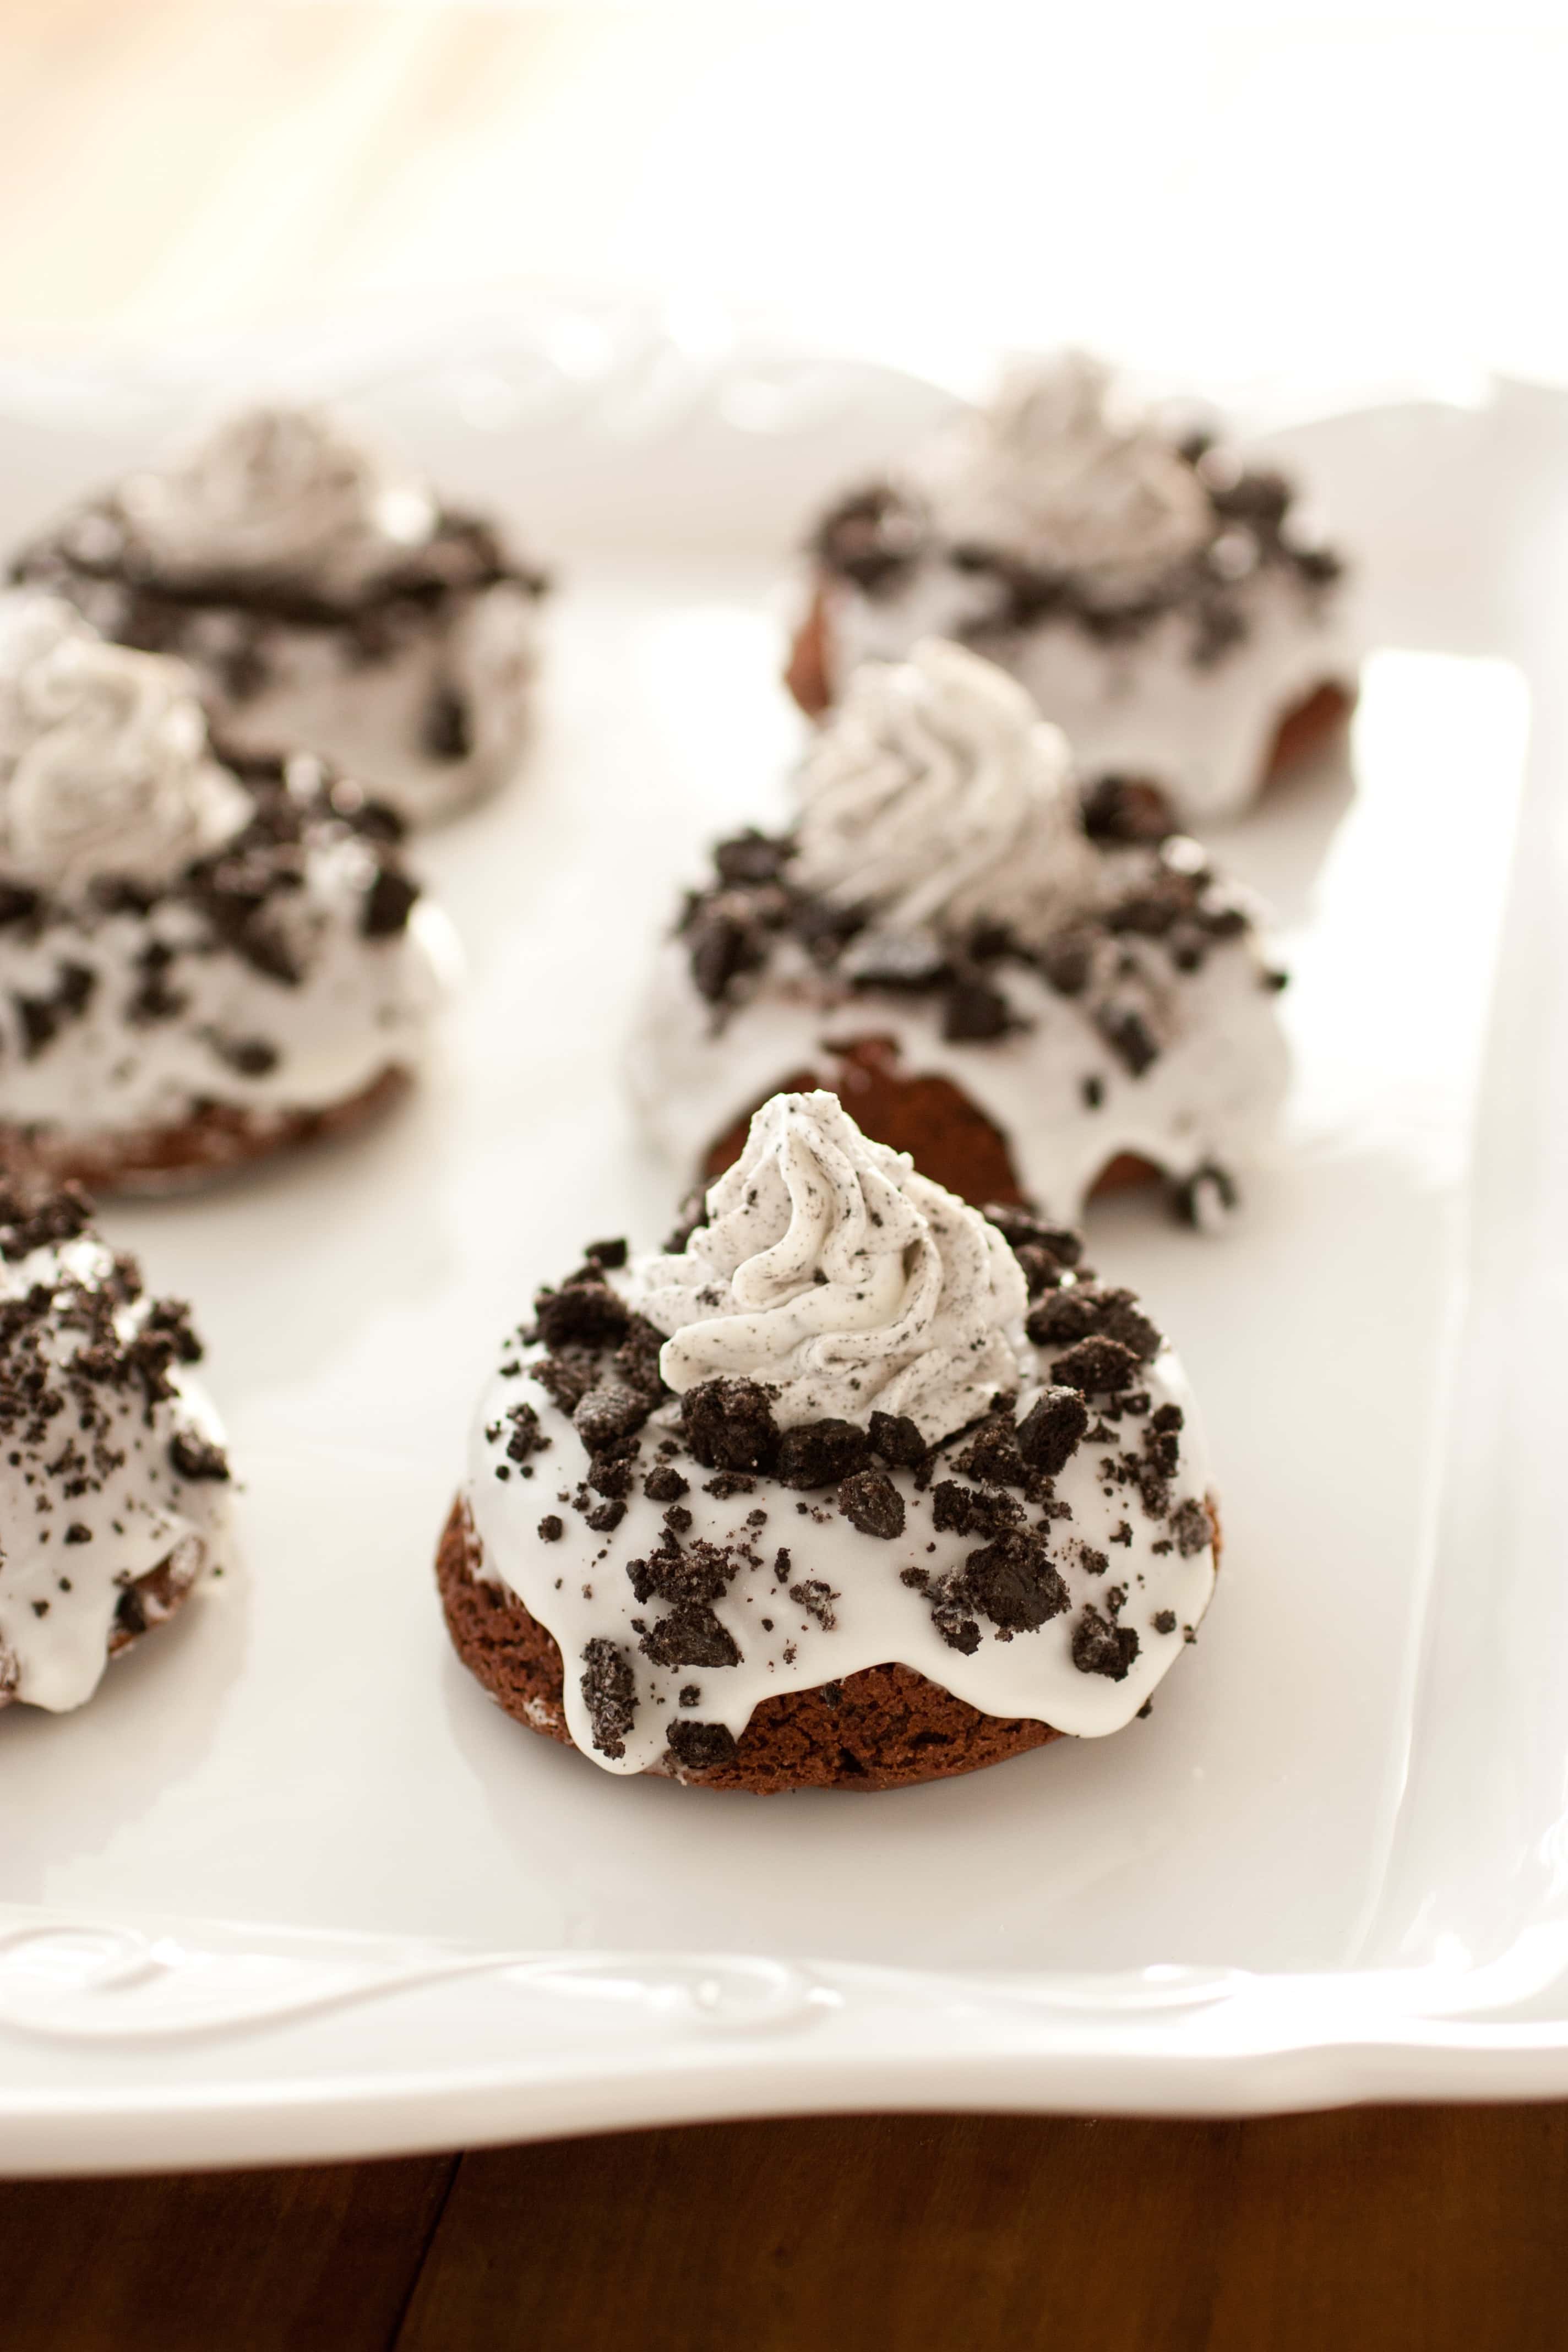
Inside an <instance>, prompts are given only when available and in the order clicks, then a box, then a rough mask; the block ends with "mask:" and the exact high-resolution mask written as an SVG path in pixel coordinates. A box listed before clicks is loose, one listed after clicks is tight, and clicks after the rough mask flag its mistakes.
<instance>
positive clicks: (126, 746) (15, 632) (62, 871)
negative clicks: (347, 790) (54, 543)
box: [0, 593, 248, 894]
mask: <svg viewBox="0 0 1568 2352" xmlns="http://www.w3.org/2000/svg"><path fill="white" fill-rule="evenodd" d="M194 683H195V682H194V680H193V679H192V677H191V675H190V673H189V671H188V670H187V669H186V668H185V667H184V664H183V663H181V662H176V661H170V660H167V659H165V658H163V656H159V655H156V654H142V653H132V652H130V651H129V650H127V648H126V647H124V646H111V645H106V644H104V643H103V642H102V641H101V640H100V639H99V638H98V637H96V636H95V635H93V633H92V632H91V631H90V630H89V628H88V627H87V625H85V623H83V622H82V621H80V620H79V618H78V616H77V615H76V614H74V613H73V612H72V611H71V610H70V608H69V607H68V605H66V604H58V603H56V602H55V601H54V600H53V599H51V598H47V597H38V596H30V595H27V594H26V593H21V594H16V595H13V596H8V597H6V598H5V599H3V600H0V862H3V863H4V865H5V868H6V869H7V871H8V872H10V873H11V874H13V875H14V876H16V877H19V878H20V879H22V880H25V881H26V882H28V883H31V884H34V885H36V886H38V887H43V888H46V889H49V890H53V891H57V892H60V893H64V894H69V893H70V892H73V891H76V890H79V889H80V888H82V887H84V886H85V885H86V884H87V883H89V882H90V881H92V880H93V879H94V878H96V877H100V876H112V877H116V878H120V879H124V880H129V881H133V882H138V883H142V884H145V885H149V886H152V887H157V886H159V885H162V884H163V883H166V882H168V881H169V880H170V879H171V878H172V877H174V875H175V874H177V873H178V872H179V871H180V869H181V868H182V867H183V866H185V865H187V864H188V863H189V862H190V861H191V859H193V858H195V857H199V856H203V855H204V854H205V852H206V851H208V850H210V849H213V848H216V846H217V845H218V844H219V843H220V842H221V841H223V840H224V839H226V837H227V836H228V835H230V834H232V833H234V832H235V831H236V830H237V828H238V826H239V825H240V824H243V823H244V821H245V817H246V814H247V809H248V802H247V799H246V796H245V794H244V793H242V792H241V791H240V790H239V788H238V787H237V785H236V783H235V782H234V781H233V779H232V778H231V777H230V776H228V775H227V774H226V772H225V771H224V770H223V769H222V768H221V767H219V766H218V764H217V763H216V761H214V760H213V759H212V758H211V757H210V755H209V752H208V748H207V734H206V721H205V718H204V716H203V714H202V709H201V706H200V704H199V703H198V702H197V700H196V698H195V693H194V691H193V688H194Z"/></svg>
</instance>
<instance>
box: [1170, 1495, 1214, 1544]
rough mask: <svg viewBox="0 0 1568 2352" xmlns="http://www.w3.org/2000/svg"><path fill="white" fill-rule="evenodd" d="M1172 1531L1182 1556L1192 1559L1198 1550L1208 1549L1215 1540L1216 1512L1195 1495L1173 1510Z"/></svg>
mask: <svg viewBox="0 0 1568 2352" xmlns="http://www.w3.org/2000/svg"><path fill="white" fill-rule="evenodd" d="M1171 1533H1172V1534H1173V1536H1174V1538H1175V1539H1176V1549H1177V1550H1178V1551H1179V1552H1180V1553H1181V1555H1182V1558H1183V1559H1193V1558H1194V1557H1195V1555H1196V1554H1197V1553H1198V1552H1200V1551H1206V1550H1207V1549H1208V1548H1209V1546H1210V1544H1212V1543H1213V1541H1214V1514H1213V1512H1212V1511H1211V1510H1210V1509H1209V1507H1208V1505H1207V1504H1206V1503H1201V1502H1199V1500H1198V1498H1197V1496H1195V1495H1194V1496H1192V1497H1191V1498H1190V1499H1189V1500H1188V1501H1187V1502H1184V1504H1182V1506H1181V1507H1180V1508H1179V1509H1178V1510H1176V1511H1174V1512H1173V1514H1172V1517H1171Z"/></svg>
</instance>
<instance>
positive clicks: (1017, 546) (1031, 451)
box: [925, 352, 1214, 602]
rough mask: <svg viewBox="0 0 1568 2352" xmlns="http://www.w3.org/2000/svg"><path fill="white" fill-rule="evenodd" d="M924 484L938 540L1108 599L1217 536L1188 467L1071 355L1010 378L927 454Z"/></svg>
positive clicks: (1133, 591)
mask: <svg viewBox="0 0 1568 2352" xmlns="http://www.w3.org/2000/svg"><path fill="white" fill-rule="evenodd" d="M925 487H926V489H927V494H928V496H929V497H930V498H931V503H932V505H933V508H934V509H935V511H936V514H937V518H938V520H939V524H940V526H941V529H942V534H943V536H944V537H945V538H947V539H949V540H951V541H956V542H963V541H970V542H973V543H977V544H980V545H983V546H987V547H995V548H1002V549H1005V550H1007V551H1010V552H1012V553H1015V554H1016V555H1018V556H1020V557H1022V558H1023V559H1024V561H1025V562H1028V563H1031V564H1034V565H1036V566H1037V567H1038V568H1040V569H1041V570H1045V571H1051V572H1072V573H1073V574H1075V575H1076V576H1077V577H1078V578H1079V580H1080V582H1082V583H1085V584H1087V585H1089V587H1090V588H1098V589H1099V590H1100V591H1101V592H1103V593H1104V595H1105V597H1106V599H1107V601H1112V602H1113V601H1117V600H1124V599H1127V598H1129V597H1133V596H1136V595H1137V594H1138V593H1140V592H1141V591H1142V590H1144V589H1146V588H1147V587H1149V586H1150V585H1151V584H1152V583H1153V582H1155V581H1156V580H1158V579H1159V578H1160V576H1161V575H1162V574H1163V573H1164V572H1169V571H1171V570H1173V568H1174V567H1175V566H1176V565H1177V564H1179V563H1181V562H1184V561H1185V560H1186V558H1187V557H1189V556H1191V555H1193V554H1195V553H1196V551H1198V549H1199V548H1201V547H1203V546H1204V545H1205V543H1206V542H1207V541H1208V540H1209V539H1210V538H1212V536H1213V533H1214V516H1213V510H1212V509H1211V507H1210V504H1209V501H1208V498H1207V495H1206V493H1205V490H1204V488H1203V486H1202V484H1201V483H1200V482H1199V480H1198V478H1197V476H1196V475H1195V474H1194V471H1193V468H1192V467H1191V466H1189V465H1188V463H1187V462H1186V460H1185V458H1184V457H1183V456H1182V455H1181V453H1180V451H1179V450H1177V449H1175V448H1173V446H1171V443H1170V441H1169V440H1168V439H1167V438H1166V437H1165V436H1163V434H1161V433H1160V432H1159V431H1158V430H1157V428H1156V427H1155V426H1154V425H1153V424H1152V422H1151V421H1150V420H1149V419H1148V418H1147V417H1144V416H1138V415H1121V414H1119V413H1118V412H1117V410H1116V407H1115V405H1114V404H1113V401H1112V398H1111V388H1110V372H1109V370H1108V369H1106V368H1105V367H1104V366H1103V365H1101V364H1100V362H1098V361H1095V360H1092V359H1089V358H1088V357H1086V356H1085V355H1084V354H1083V353H1081V352H1068V353H1066V354H1064V355H1063V356H1062V357H1060V358H1058V359H1056V360H1053V361H1049V362H1043V363H1042V362H1032V363H1024V364H1019V365H1016V366H1015V367H1014V368H1013V369H1012V370H1010V371H1009V373H1007V375H1006V376H1005V378H1004V380H1003V383H1002V386H1001V389H1000V391H999V392H998V394H997V395H996V397H995V399H994V401H993V402H992V404H991V405H990V406H989V407H988V408H984V409H981V410H979V411H977V412H976V413H975V414H974V415H972V416H970V417H967V418H966V419H965V420H964V422H963V424H962V425H960V426H958V427H957V428H956V430H955V431H954V433H953V434H952V435H951V436H948V437H947V439H946V440H945V441H944V442H943V444H942V446H940V447H939V449H938V450H937V451H936V452H934V453H933V454H932V457H931V460H930V472H929V477H928V479H927V481H926V484H925Z"/></svg>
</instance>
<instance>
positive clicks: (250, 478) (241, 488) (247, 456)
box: [120, 403, 437, 594]
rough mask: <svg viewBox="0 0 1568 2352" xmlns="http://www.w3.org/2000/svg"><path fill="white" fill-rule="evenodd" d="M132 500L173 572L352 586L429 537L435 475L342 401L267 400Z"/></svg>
mask: <svg viewBox="0 0 1568 2352" xmlns="http://www.w3.org/2000/svg"><path fill="white" fill-rule="evenodd" d="M120 504H121V509H123V511H124V513H125V515H126V517H127V519H128V520H130V522H131V524H132V527H133V528H134V530H135V531H136V533H137V535H138V538H139V539H140V540H141V541H142V546H143V547H144V549H145V551H146V552H147V554H148V556H149V557H150V558H151V560H152V562H153V564H154V565H155V566H156V568H157V569H158V570H159V571H160V572H163V574H164V576H165V577H167V578H169V579H172V580H184V581H199V580H203V579H213V578H218V579H225V578H230V577H236V578H238V579H242V580H243V579H247V578H261V579H287V580H297V581H300V582H304V583H310V584H312V585H315V586H317V587H319V588H321V589H322V590H324V591H326V592H328V593H337V594H342V593H345V592H348V591H352V590H353V589H355V588H359V587H362V586H363V585H364V584H366V583H369V582H371V581H373V580H374V578H375V577H376V575H377V574H378V573H381V572H387V571H390V570H391V569H392V568H393V567H394V566H395V564H397V563H398V562H400V561H402V560H403V559H405V557H406V556H407V554H408V552H409V551H410V550H411V549H414V548H417V547H419V546H421V545H422V544H423V543H424V542H425V541H426V540H428V538H429V537H430V534H431V532H432V530H434V529H435V526H436V520H437V508H436V502H435V500H434V499H433V498H432V497H431V494H430V492H429V490H428V488H426V485H425V484H424V483H423V482H422V481H421V480H420V479H419V478H418V477H417V476H416V474H414V473H413V472H412V471H411V470H409V469H408V468H406V467H403V466H401V465H399V464H398V463H397V462H396V461H395V460H394V459H393V458H392V457H389V456H388V455H387V454H386V453H385V452H384V451H383V450H381V449H379V448H377V447H375V446H374V445H373V444H372V443H371V442H370V441H369V440H367V439H366V438H365V437H364V436H363V435H361V434H360V433H358V432H356V431H355V430H353V427H352V426H351V425H348V424H347V423H346V421H345V420H344V419H343V418H342V417H341V416H339V415H336V414H335V413H334V412H333V411H332V410H331V409H329V408H325V407H321V406H313V405H290V404H280V403H279V404H262V405H258V406H256V407H253V408H247V409H243V410H241V411H240V412H239V413H238V414H237V415H233V416H229V417H226V418H225V419H223V421H222V422H221V423H219V424H218V425H216V426H215V427H214V428H213V430H212V431H211V432H210V433H209V434H208V435H207V436H206V437H205V439H204V440H202V441H200V442H198V443H197V444H196V445H195V447H194V448H191V449H190V450H188V451H187V452H185V453H184V456H183V457H179V458H177V459H176V460H175V461H174V463H172V464H171V465H169V466H167V467H163V468H161V469H158V470H149V471H146V472H143V473H139V474H132V475H131V476H130V477H129V478H127V479H126V480H125V481H124V482H123V483H122V484H121V489H120Z"/></svg>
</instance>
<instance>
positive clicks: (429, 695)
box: [71, 573, 539, 824]
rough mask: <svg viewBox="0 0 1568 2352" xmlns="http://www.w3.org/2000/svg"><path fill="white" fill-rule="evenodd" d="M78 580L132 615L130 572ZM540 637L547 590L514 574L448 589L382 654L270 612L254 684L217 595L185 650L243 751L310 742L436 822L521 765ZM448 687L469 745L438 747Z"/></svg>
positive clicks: (197, 618)
mask: <svg viewBox="0 0 1568 2352" xmlns="http://www.w3.org/2000/svg"><path fill="white" fill-rule="evenodd" d="M71 593H72V595H73V597H75V598H76V600H77V602H78V603H79V605H80V606H81V609H82V610H83V612H84V613H86V614H87V616H88V618H89V620H90V621H91V622H92V624H93V625H94V626H95V627H96V628H99V629H100V630H101V631H102V632H103V634H104V635H106V636H110V637H112V636H114V635H117V634H118V632H119V631H120V630H121V628H123V626H124V625H125V616H126V611H127V592H126V590H125V589H124V588H123V587H122V585H121V583H120V582H119V581H117V580H108V579H105V580H97V579H92V578H90V577H89V576H88V575H87V574H85V573H84V574H81V575H79V577H78V578H77V579H75V580H74V581H73V583H72V585H71ZM538 638H539V618H538V601H537V599H536V598H534V597H532V596H531V595H530V594H529V593H527V591H526V590H525V589H523V588H521V587H520V586H518V584H517V583H515V582H513V581H510V580H502V581H498V582H497V583H495V585H494V586H492V587H489V588H482V589H480V590H479V591H478V593H475V594H473V595H467V596H453V597H450V598H448V599H447V600H445V601H444V603H443V604H442V605H441V606H439V607H437V608H433V609H432V610H431V611H429V612H428V613H426V614H423V615H422V616H421V619H420V622H419V625H418V627H417V628H416V629H411V630H410V631H409V632H408V633H407V634H406V635H404V636H401V637H400V638H399V641H398V644H397V646H396V648H395V651H394V652H393V653H392V654H391V655H390V656H389V657H388V658H387V659H386V660H384V661H380V662H376V663H374V664H372V665H367V664H366V663H364V662H363V660H362V659H361V658H360V657H359V655H358V652H357V649H356V646H355V644H354V641H353V638H352V637H351V636H350V635H348V633H347V632H344V631H340V630H333V629H321V628H303V627H295V626H293V625H290V624H289V623H288V622H287V621H282V620H279V621H275V622H271V623H269V624H268V631H267V653H266V667H265V674H264V677H263V678H262V680H261V683H260V684H259V686H258V687H257V688H255V689H254V690H247V692H246V693H244V694H243V695H237V694H236V693H235V692H234V690H233V685H232V678H233V656H234V653H235V650H236V647H237V644H238V643H239V642H241V639H242V632H241V631H240V630H239V628H238V626H237V620H236V616H235V615H234V614H232V613H231V612H228V611H226V610H225V609H223V608H222V607H218V606H214V607H213V608H211V609H210V610H207V611H204V612H201V613H199V614H194V615H193V616H192V619H191V622H190V625H189V626H188V627H187V629H186V631H185V634H184V638H183V640H182V644H181V651H182V654H183V655H184V658H185V660H186V661H188V662H189V663H190V665H191V667H192V668H193V670H194V671H195V675H196V677H197V678H198V679H199V681H200V686H201V695H202V700H203V703H204V704H205V708H206V709H207V710H208V711H209V712H210V714H211V716H212V721H213V726H214V730H215V731H216V733H217V734H218V735H219V736H220V738H221V740H223V741H224V742H226V743H230V744H232V745H233V746H234V748H235V750H236V751H240V752H245V753H256V754H275V753H278V752H280V751H282V752H287V751H292V750H295V749H297V748H298V746H300V744H309V745H310V748H311V749H312V751H319V752H320V753H321V755H322V757H323V758H324V759H327V760H330V761H331V763H332V764H333V766H334V767H338V768H341V769H342V770H343V772H344V773H345V774H347V775H351V776H357V777H359V778H361V779H362V780H363V782H364V783H365V785H366V786H367V788H368V789H369V790H370V791H372V792H374V794H375V795H376V797H377V799H379V800H385V801H388V802H390V803H391V804H392V806H393V807H394V808H395V809H396V810H397V811H398V813H399V814H400V815H402V816H403V817H405V819H406V820H407V821H408V823H409V824H435V823H437V822H439V821H440V820H441V819H443V818H445V817H447V816H450V815H451V814H454V812H455V811H457V810H458V809H459V808H461V807H464V806H466V805H467V803H469V802H470V801H474V800H478V799H479V798H480V797H481V796H482V795H483V794H484V793H489V792H491V791H494V790H496V789H498V788H499V787H500V785H502V784H504V783H505V782H507V781H508V780H509V778H510V776H511V775H512V774H513V773H514V772H515V771H516V769H517V767H518V764H519V762H520V761H521V757H522V753H523V750H524V746H525V744H526V741H527V737H528V730H529V726H530V721H531V712H532V704H533V686H534V678H535V675H536V672H537V667H538ZM442 693H453V694H455V695H457V696H458V698H459V699H460V700H461V702H462V704H463V707H464V709H465V710H466V712H467V715H468V737H469V744H468V751H467V752H466V753H465V754H464V755H463V756H462V757H461V758H446V757H441V756H438V755H437V753H435V752H433V751H431V750H430V748H429V744H428V741H427V729H428V723H429V715H430V709H431V706H432V703H433V701H434V699H435V698H436V697H437V695H438V694H442Z"/></svg>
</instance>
